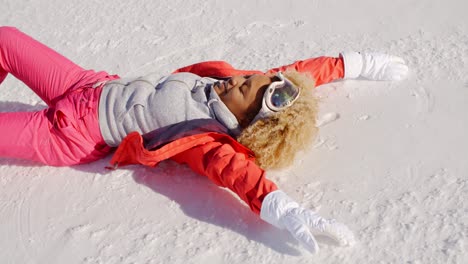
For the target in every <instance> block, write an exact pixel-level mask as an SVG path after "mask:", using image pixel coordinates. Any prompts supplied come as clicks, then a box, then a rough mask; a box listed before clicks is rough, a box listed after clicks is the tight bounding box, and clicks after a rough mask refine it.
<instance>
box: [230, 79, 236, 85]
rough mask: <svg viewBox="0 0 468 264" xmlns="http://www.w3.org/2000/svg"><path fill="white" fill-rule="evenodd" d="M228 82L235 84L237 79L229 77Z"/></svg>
mask: <svg viewBox="0 0 468 264" xmlns="http://www.w3.org/2000/svg"><path fill="white" fill-rule="evenodd" d="M228 84H229V85H230V86H235V85H236V84H237V80H236V79H235V78H229V80H228Z"/></svg>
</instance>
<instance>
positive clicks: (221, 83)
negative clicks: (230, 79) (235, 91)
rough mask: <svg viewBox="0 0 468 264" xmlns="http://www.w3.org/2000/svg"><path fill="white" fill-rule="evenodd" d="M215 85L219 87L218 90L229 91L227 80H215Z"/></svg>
mask: <svg viewBox="0 0 468 264" xmlns="http://www.w3.org/2000/svg"><path fill="white" fill-rule="evenodd" d="M214 86H215V87H217V88H218V90H219V91H220V92H221V93H226V92H227V87H226V82H225V81H217V82H215V84H214Z"/></svg>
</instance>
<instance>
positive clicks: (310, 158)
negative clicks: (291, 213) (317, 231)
mask: <svg viewBox="0 0 468 264" xmlns="http://www.w3.org/2000/svg"><path fill="white" fill-rule="evenodd" d="M0 6H1V12H0V25H11V26H16V27H18V28H19V29H21V30H22V31H24V32H26V33H28V34H30V35H32V36H33V37H34V38H36V39H38V40H40V41H42V42H44V43H45V44H46V45H48V46H50V47H52V48H54V49H56V50H57V51H59V52H60V53H62V54H63V55H65V56H67V57H69V58H70V59H72V60H73V61H75V62H76V63H78V64H80V65H82V66H83V67H85V68H92V69H95V70H107V71H108V72H109V73H117V74H120V75H121V76H135V75H142V74H146V73H149V72H160V73H161V74H167V73H169V72H171V71H172V70H174V69H176V68H178V67H182V66H185V65H188V64H191V63H195V62H198V61H203V60H226V61H229V62H231V63H232V64H233V65H234V66H236V67H238V68H244V69H263V70H264V69H268V68H270V67H274V66H278V65H282V64H286V63H291V62H293V61H294V60H297V59H303V58H308V57H314V56H321V55H328V56H335V55H337V54H338V52H340V51H345V50H355V51H379V52H386V53H390V54H395V55H398V56H402V57H404V58H405V59H406V61H407V62H408V64H409V66H410V68H411V73H410V76H409V78H408V79H407V80H405V81H401V82H394V83H390V82H371V81H346V82H334V83H331V84H327V85H323V86H321V87H318V88H317V89H316V94H317V96H318V97H320V99H321V113H320V117H319V118H322V119H321V120H322V121H323V122H324V123H322V126H321V127H320V135H319V137H318V138H317V140H316V142H315V143H314V144H313V145H311V146H310V147H309V148H308V150H307V151H304V152H303V153H301V155H300V157H299V158H298V159H297V160H296V163H295V165H294V166H293V167H291V168H289V169H286V170H283V171H273V172H270V173H269V175H270V178H272V179H273V180H275V181H276V182H277V183H278V185H279V186H280V188H281V189H283V190H284V191H286V192H287V193H289V194H290V195H291V196H292V197H294V198H295V199H297V200H298V201H299V202H301V203H302V204H303V205H304V206H307V207H309V208H315V209H320V212H321V214H323V215H324V216H326V217H333V218H336V219H337V220H339V221H341V222H344V223H346V224H348V225H349V227H350V228H351V229H352V230H353V231H354V233H355V235H356V237H357V240H358V243H357V244H356V245H355V246H354V247H348V248H341V247H337V246H336V245H334V244H332V243H329V242H328V241H325V240H320V241H321V244H320V246H321V251H320V252H319V254H317V255H310V254H308V253H307V252H306V251H305V250H304V249H303V248H302V247H300V245H298V244H297V243H296V242H295V241H294V239H293V238H292V237H291V236H290V235H289V234H288V233H287V232H285V231H280V230H277V229H275V228H274V227H272V226H269V225H267V224H266V223H264V222H262V221H261V220H259V219H258V217H257V216H256V215H254V214H252V213H251V212H250V211H249V209H248V208H247V207H246V206H245V205H244V204H242V203H241V202H240V201H239V199H238V198H237V197H235V196H234V195H232V193H230V192H229V191H227V190H223V189H220V188H218V187H216V186H215V185H214V184H212V183H211V182H209V180H207V179H206V178H204V177H201V176H199V175H195V174H194V173H192V172H191V171H190V170H189V169H188V168H186V167H182V166H179V165H177V164H175V163H173V162H164V163H162V164H161V165H160V166H159V167H158V168H156V169H150V168H143V167H139V166H130V167H126V168H123V169H119V170H117V171H113V172H108V171H106V170H105V169H104V166H106V165H107V163H108V161H109V158H107V159H105V160H102V161H98V162H95V163H92V164H89V165H82V166H74V167H71V168H70V167H68V168H67V167H64V168H55V167H47V166H40V165H38V164H35V163H31V162H27V161H18V160H11V159H0V171H1V175H0V248H1V251H0V263H48V264H50V263H184V264H185V263H255V264H261V263H310V262H314V263H468V253H467V251H468V250H467V249H468V239H467V233H468V183H467V179H468V162H467V156H468V155H467V154H468V137H467V134H468V133H467V132H468V116H467V114H468V77H467V73H468V18H467V17H466V10H467V9H468V2H467V1H465V0H444V1H441V0H412V1H408V0H393V1H373V0H355V1H345V0H343V1H339V0H329V1H317V0H297V1H277V0H269V1H266V0H254V1H252V0H250V1H247V0H245V1H229V2H228V1H215V0H207V1H187V0H170V1H169V0H161V1H149V0H147V1H138V0H127V1H95V0H81V1H63V0H38V1H29V0H17V1H10V0H0ZM0 91H1V93H0V111H25V110H26V111H33V110H38V109H41V108H43V107H44V104H43V103H42V102H41V101H40V99H39V98H38V97H37V96H35V95H34V94H33V93H32V92H31V91H29V90H28V89H27V87H26V86H25V85H24V84H22V83H21V82H19V81H17V80H16V79H14V78H13V77H12V76H9V77H8V78H7V80H6V81H5V82H3V83H2V84H1V87H0ZM319 120H320V119H319ZM0 133H1V132H0ZM0 136H1V135H0Z"/></svg>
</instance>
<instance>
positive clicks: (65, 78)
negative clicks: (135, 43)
mask: <svg viewBox="0 0 468 264" xmlns="http://www.w3.org/2000/svg"><path fill="white" fill-rule="evenodd" d="M8 73H11V74H12V75H14V76H15V77H16V78H18V79H19V80H21V81H23V82H24V83H25V84H26V85H27V86H29V87H30V88H31V89H32V90H33V91H34V92H35V93H36V94H37V95H38V96H39V97H40V98H41V99H42V100H44V102H45V103H46V104H47V105H48V108H46V109H44V110H41V111H37V112H13V113H8V112H1V113H0V157H9V158H19V159H27V160H32V161H37V162H41V163H44V164H47V165H52V166H65V165H74V164H81V163H87V162H91V161H95V160H97V159H100V158H103V157H104V156H106V155H107V154H108V153H109V152H110V151H111V148H110V147H108V146H107V145H106V144H105V143H104V140H103V139H102V136H101V132H100V129H99V120H98V103H99V96H100V93H101V90H102V87H101V86H99V87H97V88H93V86H94V85H95V84H96V83H97V82H101V81H106V80H112V79H116V78H118V76H116V75H109V74H108V73H106V72H102V71H101V72H95V71H93V70H84V69H82V68H81V67H79V66H78V65H76V64H74V63H73V62H71V61H70V60H68V59H66V58H65V57H63V56H62V55H60V54H58V53H57V52H55V51H53V50H52V49H50V48H48V47H46V46H45V45H43V44H41V43H39V42H38V41H36V40H34V39H32V38H31V37H29V36H27V35H25V34H24V33H22V32H20V31H19V30H17V29H15V28H12V27H0V83H1V82H2V81H3V80H4V79H5V78H6V76H7V74H8ZM5 88H7V87H0V92H1V89H5ZM0 106H1V104H0ZM5 110H8V109H1V108H0V111H5Z"/></svg>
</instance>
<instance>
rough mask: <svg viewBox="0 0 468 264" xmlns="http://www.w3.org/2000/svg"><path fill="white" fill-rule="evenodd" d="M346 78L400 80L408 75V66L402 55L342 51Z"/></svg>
mask: <svg viewBox="0 0 468 264" xmlns="http://www.w3.org/2000/svg"><path fill="white" fill-rule="evenodd" d="M340 56H341V58H343V62H344V68H345V74H344V78H345V79H356V78H359V77H361V78H365V79H368V80H376V81H398V80H402V79H404V78H406V76H407V75H408V70H409V69H408V66H407V65H406V62H405V60H403V59H402V58H400V57H397V56H393V55H389V54H384V53H366V52H342V53H341V54H340Z"/></svg>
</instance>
